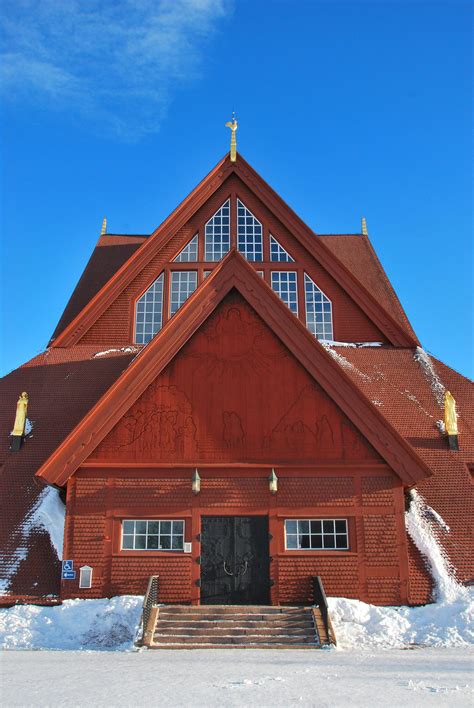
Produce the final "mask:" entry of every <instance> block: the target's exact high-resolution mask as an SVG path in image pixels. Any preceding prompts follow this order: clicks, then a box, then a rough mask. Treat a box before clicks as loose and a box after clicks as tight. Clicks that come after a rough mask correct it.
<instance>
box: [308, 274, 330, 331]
mask: <svg viewBox="0 0 474 708" xmlns="http://www.w3.org/2000/svg"><path fill="white" fill-rule="evenodd" d="M307 285H309V286H310V288H311V295H312V297H313V302H312V303H311V304H312V307H313V308H314V309H313V311H312V312H311V311H308V306H309V304H308V294H310V293H309V290H308V289H307ZM303 287H304V306H305V316H306V327H307V328H308V329H309V331H310V332H311V334H312V335H313V336H314V337H316V339H321V340H323V341H324V340H327V341H333V340H334V321H333V314H332V301H331V300H330V299H329V298H328V296H327V295H326V294H325V293H324V292H323V291H322V290H321V288H320V287H319V286H318V285H317V284H316V283H315V282H314V280H313V279H312V278H311V276H309V275H308V274H307V273H305V274H304V283H303ZM314 289H316V291H318V292H319V293H320V297H319V300H318V298H317V294H315V292H314ZM315 295H316V297H315ZM318 318H319V319H318ZM327 335H330V336H327Z"/></svg>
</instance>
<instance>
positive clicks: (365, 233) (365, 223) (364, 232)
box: [362, 216, 369, 236]
mask: <svg viewBox="0 0 474 708" xmlns="http://www.w3.org/2000/svg"><path fill="white" fill-rule="evenodd" d="M362 235H363V236H368V235H369V232H368V231H367V220H366V218H365V216H363V217H362Z"/></svg>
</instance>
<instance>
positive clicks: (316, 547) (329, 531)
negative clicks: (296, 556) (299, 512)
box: [285, 519, 349, 551]
mask: <svg viewBox="0 0 474 708" xmlns="http://www.w3.org/2000/svg"><path fill="white" fill-rule="evenodd" d="M285 547H286V548H287V550H304V549H307V550H310V551H320V550H329V549H336V550H340V551H347V550H348V548H349V535H348V532H347V519H286V521H285Z"/></svg>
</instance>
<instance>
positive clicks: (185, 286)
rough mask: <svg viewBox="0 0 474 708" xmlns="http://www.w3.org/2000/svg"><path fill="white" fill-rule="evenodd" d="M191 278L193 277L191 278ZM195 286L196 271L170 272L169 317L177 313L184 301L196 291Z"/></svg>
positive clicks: (196, 280)
mask: <svg viewBox="0 0 474 708" xmlns="http://www.w3.org/2000/svg"><path fill="white" fill-rule="evenodd" d="M191 276H193V277H192V278H191ZM193 282H194V287H193ZM197 286H198V272H197V270H172V271H170V317H173V315H175V314H176V313H177V312H178V310H179V308H180V307H182V306H183V305H184V303H185V302H186V300H187V299H188V298H189V297H190V296H191V295H192V294H193V292H194V291H195V290H196V288H197ZM183 295H184V297H183Z"/></svg>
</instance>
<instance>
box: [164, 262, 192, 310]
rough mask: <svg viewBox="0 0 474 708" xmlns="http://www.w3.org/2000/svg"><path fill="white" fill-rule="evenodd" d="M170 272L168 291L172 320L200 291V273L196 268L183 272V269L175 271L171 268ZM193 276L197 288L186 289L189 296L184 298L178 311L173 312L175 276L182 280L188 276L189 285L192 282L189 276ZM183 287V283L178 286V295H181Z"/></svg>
mask: <svg viewBox="0 0 474 708" xmlns="http://www.w3.org/2000/svg"><path fill="white" fill-rule="evenodd" d="M169 272H170V276H169V286H168V289H169V298H168V300H169V302H168V316H169V319H171V318H172V317H173V316H174V315H175V314H176V313H177V312H178V310H180V309H181V308H182V307H183V305H184V304H185V302H187V301H188V300H189V298H190V297H191V295H192V294H193V293H194V292H196V290H197V289H198V287H199V272H198V270H197V269H196V268H190V269H189V270H181V269H176V270H175V269H174V268H170V271H169ZM191 274H192V275H194V276H195V277H196V284H195V287H194V288H193V289H192V290H189V288H187V289H186V292H187V293H188V294H187V296H186V297H185V298H184V300H183V301H182V302H180V304H179V305H178V307H177V308H176V310H174V311H173V310H172V307H173V285H174V283H173V281H174V280H175V277H174V276H175V275H177V276H179V277H180V279H181V278H182V276H183V275H187V276H188V278H187V285H189V282H190V279H189V276H190V275H191ZM181 287H182V283H181V281H180V282H179V286H178V295H180V294H181Z"/></svg>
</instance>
